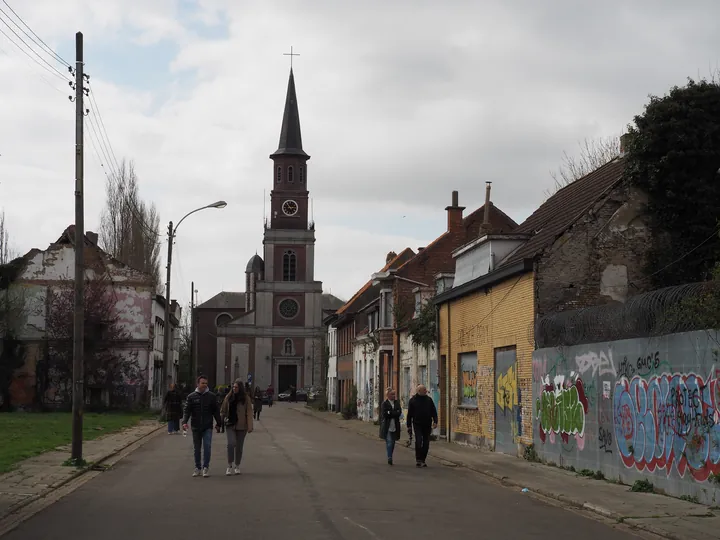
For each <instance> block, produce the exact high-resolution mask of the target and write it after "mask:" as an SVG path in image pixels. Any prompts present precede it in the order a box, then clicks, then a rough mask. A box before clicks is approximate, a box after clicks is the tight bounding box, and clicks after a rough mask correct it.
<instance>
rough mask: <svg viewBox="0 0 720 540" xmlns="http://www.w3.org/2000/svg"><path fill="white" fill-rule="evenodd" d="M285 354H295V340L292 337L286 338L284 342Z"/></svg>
mask: <svg viewBox="0 0 720 540" xmlns="http://www.w3.org/2000/svg"><path fill="white" fill-rule="evenodd" d="M283 354H284V355H285V356H292V354H293V342H292V339H286V340H285V342H284V343H283Z"/></svg>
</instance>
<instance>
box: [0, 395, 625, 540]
mask: <svg viewBox="0 0 720 540" xmlns="http://www.w3.org/2000/svg"><path fill="white" fill-rule="evenodd" d="M294 407H302V405H296V404H285V403H280V404H276V405H275V406H274V407H272V408H268V407H267V406H266V407H264V408H263V412H262V416H261V420H260V422H259V423H258V422H256V424H255V426H256V427H255V431H254V432H253V433H252V434H251V435H249V436H248V438H247V440H246V444H245V455H244V457H243V464H242V469H243V474H242V475H241V476H233V477H226V476H225V467H226V464H225V435H224V434H214V439H213V459H212V464H211V469H210V471H211V477H210V478H193V477H192V476H191V475H192V470H193V463H192V457H191V448H192V442H191V438H190V437H188V438H183V437H182V436H179V435H177V436H168V435H167V434H165V433H162V434H160V435H158V436H157V437H155V438H154V439H152V440H150V442H148V443H147V444H146V445H144V446H142V447H141V448H140V449H139V450H137V451H136V452H134V453H132V454H130V455H129V456H128V457H127V458H126V459H124V460H122V461H120V462H119V463H118V464H117V465H116V466H115V467H114V468H112V469H110V470H108V471H107V472H104V473H102V474H101V475H99V476H98V477H97V478H95V479H93V480H91V481H90V482H88V483H85V484H84V485H82V486H81V487H79V488H78V489H77V490H76V491H74V492H73V493H71V494H70V495H68V496H67V497H65V498H63V499H61V500H60V501H59V502H57V503H55V504H54V505H52V506H50V507H49V508H47V509H46V510H44V511H42V512H40V513H39V514H37V515H35V516H34V517H32V518H31V519H29V520H28V521H26V522H24V523H22V524H21V525H20V526H19V527H18V528H17V529H15V530H14V531H12V532H10V533H9V534H8V535H7V536H5V537H3V540H35V539H38V538H42V539H43V540H56V539H57V540H59V539H63V540H65V539H67V538H73V539H74V540H91V539H92V540H95V539H97V538H104V539H105V540H120V539H123V540H127V539H128V538H132V539H135V540H142V539H149V538H179V539H182V538H196V537H203V538H207V537H213V538H215V537H227V538H234V537H237V538H239V537H247V536H250V537H252V538H253V539H254V540H261V539H268V540H269V539H272V540H277V539H279V538H294V539H299V540H304V539H345V540H361V539H383V540H385V539H391V538H392V539H413V540H416V539H425V538H427V539H430V538H433V539H437V538H448V539H450V538H461V537H473V538H491V539H492V538H513V539H517V540H521V539H527V538H550V537H552V538H553V539H555V540H562V539H565V538H567V539H571V538H572V539H573V540H575V539H577V538H578V535H579V534H581V536H582V538H583V540H595V539H600V538H603V539H606V538H608V537H610V538H619V539H630V538H636V537H635V536H633V534H632V533H630V532H627V531H626V530H620V529H619V527H620V526H619V525H618V526H615V528H611V526H610V525H607V524H605V523H601V522H599V521H596V520H595V519H593V518H590V517H585V516H584V515H581V514H579V513H576V512H573V511H569V510H565V509H563V508H560V507H557V506H554V505H550V504H546V503H545V502H542V501H540V500H538V499H535V498H532V497H531V496H529V495H528V494H525V493H522V492H521V491H520V490H518V489H516V488H506V487H502V486H500V485H498V484H496V483H492V482H491V481H489V480H487V479H486V478H484V477H482V476H480V475H477V474H476V473H473V472H471V471H469V470H466V469H463V468H459V467H457V468H453V467H447V466H443V465H442V464H441V463H440V462H438V461H436V460H434V459H429V460H428V465H429V466H428V468H426V469H416V468H415V466H414V458H413V455H412V454H411V452H410V451H409V450H407V449H405V448H404V444H401V445H400V447H399V448H397V449H396V456H395V465H394V466H393V467H390V466H388V465H387V463H386V460H385V456H384V451H385V449H384V444H383V443H382V442H381V441H373V440H371V439H368V438H366V437H363V436H359V435H357V434H354V433H349V432H347V431H346V430H342V429H338V428H337V427H334V426H332V425H330V424H328V423H326V422H323V421H321V420H318V419H316V418H313V417H310V416H306V415H304V414H301V413H300V412H298V411H293V410H291V409H292V408H294ZM405 440H406V434H405V433H403V440H402V441H401V443H404V442H405ZM579 531H582V532H581V533H579Z"/></svg>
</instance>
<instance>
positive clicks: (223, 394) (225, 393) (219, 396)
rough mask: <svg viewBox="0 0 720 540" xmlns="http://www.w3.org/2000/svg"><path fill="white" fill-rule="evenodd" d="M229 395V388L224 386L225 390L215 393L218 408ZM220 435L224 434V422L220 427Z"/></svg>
mask: <svg viewBox="0 0 720 540" xmlns="http://www.w3.org/2000/svg"><path fill="white" fill-rule="evenodd" d="M229 393H230V387H229V386H226V387H225V388H223V389H222V390H220V391H219V392H218V393H217V402H218V407H220V406H221V405H222V404H223V401H225V398H226V397H227V396H228V394H229ZM220 433H225V423H224V422H223V423H222V425H221V426H220Z"/></svg>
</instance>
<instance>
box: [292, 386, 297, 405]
mask: <svg viewBox="0 0 720 540" xmlns="http://www.w3.org/2000/svg"><path fill="white" fill-rule="evenodd" d="M290 401H291V402H293V403H295V402H297V388H295V385H294V384H291V385H290Z"/></svg>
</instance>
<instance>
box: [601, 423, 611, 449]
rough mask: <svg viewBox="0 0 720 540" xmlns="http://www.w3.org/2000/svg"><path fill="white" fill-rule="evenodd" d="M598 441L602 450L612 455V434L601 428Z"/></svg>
mask: <svg viewBox="0 0 720 540" xmlns="http://www.w3.org/2000/svg"><path fill="white" fill-rule="evenodd" d="M598 441H599V443H600V450H604V451H605V452H606V453H608V454H612V432H611V431H610V430H609V429H605V428H604V427H602V426H600V427H599V428H598Z"/></svg>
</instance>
